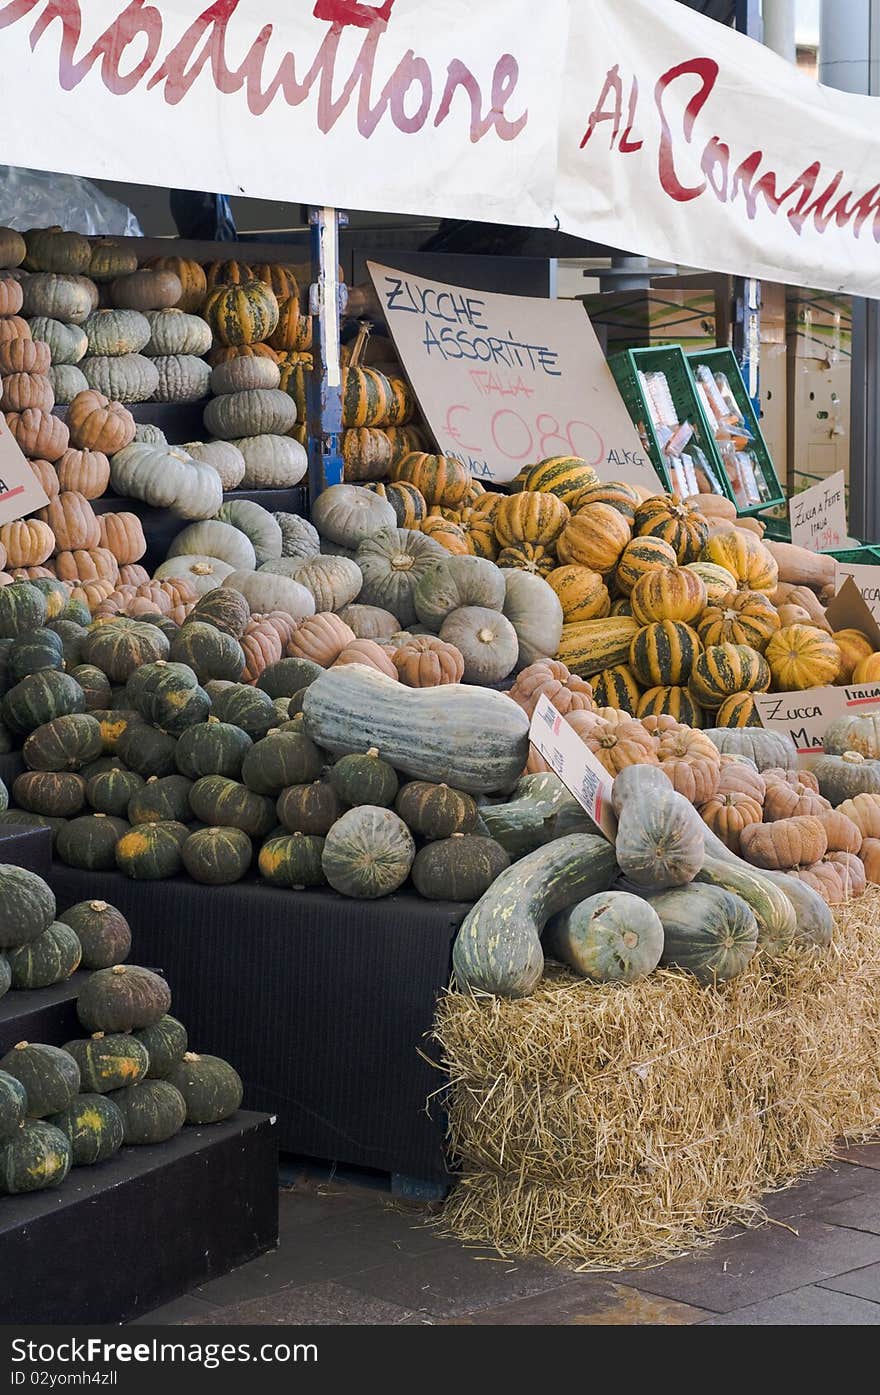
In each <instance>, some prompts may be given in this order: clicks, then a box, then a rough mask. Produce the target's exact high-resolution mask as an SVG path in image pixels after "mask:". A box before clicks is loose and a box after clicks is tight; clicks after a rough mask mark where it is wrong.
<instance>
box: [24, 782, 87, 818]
mask: <svg viewBox="0 0 880 1395" xmlns="http://www.w3.org/2000/svg"><path fill="white" fill-rule="evenodd" d="M85 795H86V782H85V780H84V779H83V778H82V776H81V775H73V774H72V773H71V772H69V771H64V770H62V771H54V770H50V771H43V770H25V771H24V772H23V774H21V775H18V776H16V779H15V783H14V784H13V786H12V797H13V799H14V801H15V803H16V805H17V806H18V808H19V809H27V810H28V812H29V813H31V814H49V815H52V816H53V817H55V818H59V819H71V818H73V816H74V815H75V814H78V813H79V811H80V809H81V808H82V807H83V803H84V802H85Z"/></svg>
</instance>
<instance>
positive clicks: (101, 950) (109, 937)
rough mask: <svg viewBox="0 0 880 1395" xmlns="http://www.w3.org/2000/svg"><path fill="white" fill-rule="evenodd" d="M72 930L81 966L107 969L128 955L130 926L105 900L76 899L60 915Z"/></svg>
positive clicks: (119, 912)
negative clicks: (72, 904)
mask: <svg viewBox="0 0 880 1395" xmlns="http://www.w3.org/2000/svg"><path fill="white" fill-rule="evenodd" d="M58 919H59V920H63V921H64V923H65V925H69V926H70V928H71V929H72V930H73V931H74V932H75V934H76V936H77V939H78V940H79V942H80V945H81V947H82V967H83V968H84V969H109V968H112V966H113V965H114V964H121V963H122V961H123V960H124V959H127V958H128V955H129V952H130V950H131V928H130V926H129V924H128V921H127V920H126V919H125V916H124V915H123V914H122V912H121V911H118V910H117V909H116V907H115V906H110V905H108V903H107V902H106V901H98V900H95V901H78V902H77V903H76V905H75V906H69V907H68V909H67V910H66V911H63V912H62V913H61V914H60V915H59V917H58Z"/></svg>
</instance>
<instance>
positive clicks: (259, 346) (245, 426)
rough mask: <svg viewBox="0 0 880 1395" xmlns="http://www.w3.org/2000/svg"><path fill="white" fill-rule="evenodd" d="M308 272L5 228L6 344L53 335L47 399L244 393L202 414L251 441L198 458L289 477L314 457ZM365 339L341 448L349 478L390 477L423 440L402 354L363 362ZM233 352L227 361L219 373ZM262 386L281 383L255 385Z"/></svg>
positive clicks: (224, 467) (184, 399)
mask: <svg viewBox="0 0 880 1395" xmlns="http://www.w3.org/2000/svg"><path fill="white" fill-rule="evenodd" d="M307 275H308V268H307V267H305V266H290V265H286V264H283V263H266V264H261V265H253V266H252V265H249V264H247V263H245V262H241V261H234V260H233V261H222V262H210V263H207V264H205V265H201V264H200V263H199V262H197V261H194V260H192V259H190V258H185V257H179V256H174V255H170V256H160V257H153V258H150V259H149V261H147V262H146V264H145V265H144V266H142V267H138V263H137V257H136V255H135V254H134V253H133V252H132V251H131V250H130V249H129V247H128V246H127V245H126V242H125V239H118V240H114V239H112V238H86V237H83V236H81V235H80V234H78V233H70V232H64V231H63V230H62V229H60V228H42V229H32V230H31V231H29V232H26V233H24V234H23V235H22V234H20V233H17V232H14V231H13V230H12V229H9V228H0V316H2V323H0V345H2V344H5V343H11V342H12V341H13V340H17V339H22V340H25V341H30V340H34V341H40V342H42V343H45V345H46V353H47V355H48V360H49V361H48V363H47V366H46V386H47V387H49V388H51V403H50V404H49V405H46V392H45V391H43V392H42V394H41V400H40V404H39V410H41V411H44V412H51V409H52V405H54V403H58V404H60V405H67V404H69V403H71V402H72V401H73V399H74V398H75V397H76V396H77V394H79V393H81V392H84V391H86V390H87V389H92V390H94V391H96V392H98V393H100V394H101V395H102V396H105V397H107V398H109V399H110V400H112V401H117V402H121V403H128V404H135V403H141V402H162V403H195V402H201V401H204V400H205V399H206V398H208V397H210V396H212V395H213V397H214V398H215V399H216V398H221V399H222V398H224V397H226V396H227V395H228V394H231V393H235V394H238V395H239V400H238V401H237V402H236V403H235V405H234V408H233V407H232V404H230V403H229V402H225V401H222V400H221V401H220V402H217V401H216V400H215V401H211V402H209V403H208V405H207V407H206V409H205V424H206V429H207V430H208V431H209V432H210V433H211V434H212V437H213V440H212V441H211V443H210V444H211V445H215V444H219V445H221V446H222V445H223V444H225V442H227V441H233V442H238V441H245V442H246V443H247V444H246V447H245V449H243V450H241V449H237V448H236V447H235V446H233V447H232V449H217V450H209V451H208V453H207V455H205V456H202V455H201V454H200V453H194V458H196V459H204V460H206V461H208V462H209V463H211V464H214V465H219V468H220V473H221V474H222V475H223V477H224V486H223V487H224V488H225V489H227V490H229V489H235V488H236V487H238V486H239V485H241V486H242V487H243V488H247V489H271V488H290V487H292V486H293V485H295V484H296V483H297V482H298V480H299V479H300V478H302V475H303V473H304V471H305V461H304V456H303V451H302V448H303V447H304V445H305V439H306V427H305V422H306V380H307V376H308V371H309V369H310V368H311V365H312V356H311V348H312V320H311V316H310V314H309V309H308V291H307V289H306V287H305V285H304V284H302V282H303V277H304V276H307ZM365 344H366V334H363V335H359V337H358V341H357V343H356V344H355V345H354V347H353V348H352V349H351V350H347V351H346V354H345V366H344V369H343V398H344V411H343V422H344V426H345V428H346V429H345V431H344V434H343V438H342V454H343V458H344V460H345V468H346V478H353V479H377V478H381V477H382V476H383V475H384V474H385V473H387V470H388V469H389V468H390V466H391V464H392V461H393V460H394V459H396V458H397V456H398V455H400V454H401V453H404V454H405V453H406V452H407V451H410V450H413V449H422V448H423V446H424V443H425V442H424V436H423V434H422V432H421V431H420V429H419V428H418V427H416V426H415V425H414V424H413V420H414V417H415V415H416V407H415V402H414V400H413V397H412V394H411V393H410V391H409V388H408V387H407V385H406V384H405V382H404V381H403V379H402V377H401V376H400V375H399V370H397V371H394V366H393V365H392V371H391V372H389V373H388V374H385V373H383V372H381V371H379V370H378V369H376V368H370V367H367V366H366V365H364V364H362V363H361V354H362V351H363V347H364V345H365ZM232 365H234V366H232ZM223 366H226V369H227V371H226V373H225V374H220V375H217V374H216V373H212V369H216V368H218V367H223ZM265 393H271V394H278V396H277V397H275V398H274V400H271V399H267V398H266V397H264V396H259V394H265ZM240 394H247V397H244V396H241V395H240ZM254 394H258V396H254ZM282 395H283V397H284V398H285V402H284V404H280V397H281V396H282ZM34 405H36V404H34ZM230 413H231V416H230ZM267 436H268V437H272V438H273V439H272V440H270V441H267V440H265V439H263V438H264V437H267ZM280 438H283V441H284V444H282V443H281V439H280ZM138 439H139V440H141V441H142V442H143V443H144V444H147V445H151V446H162V447H167V446H168V442H167V440H166V439H165V438H164V435H163V433H162V432H161V431H160V430H158V429H157V428H155V427H144V428H141V430H140V431H139V433H138ZM190 444H193V443H190ZM197 444H199V445H201V444H207V443H197ZM293 447H297V448H298V449H294V448H293ZM187 449H188V447H185V448H184V450H185V451H186V450H187ZM36 458H42V457H36ZM220 462H222V464H219V463H220ZM377 469H378V474H377V473H376V472H377ZM114 487H116V486H115V482H114ZM117 492H123V491H121V490H118V491H117ZM134 497H142V496H141V495H139V494H135V495H134ZM160 507H165V505H160ZM188 516H190V517H209V516H210V513H207V514H206V513H201V514H189V515H188Z"/></svg>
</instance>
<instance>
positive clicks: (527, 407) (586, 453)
mask: <svg viewBox="0 0 880 1395" xmlns="http://www.w3.org/2000/svg"><path fill="white" fill-rule="evenodd" d="M469 376H470V378H471V381H472V382H473V383H474V385H475V387H476V388H477V391H478V392H479V394H480V396H481V397H482V398H485V399H486V400H487V401H490V402H495V403H497V406H496V410H495V411H494V412H492V413H491V415H488V416H487V415H486V414H485V413H484V412H479V413H475V412H474V411H473V410H472V408H471V407H470V406H468V405H467V404H466V403H454V404H453V405H452V406H451V407H449V408H448V409H447V412H446V420H445V423H444V424H445V427H446V434H447V436H448V437H449V439H450V440H452V441H454V442H455V446H456V453H457V454H460V455H462V457H464V458H470V459H471V460H473V462H474V463H477V462H478V461H479V459H480V458H481V457H485V456H486V455H487V454H496V453H497V454H498V455H501V456H503V457H504V458H505V459H506V460H511V461H515V462H519V463H524V462H526V461H529V460H547V459H549V458H550V457H551V456H555V455H574V456H577V457H579V459H581V460H585V461H586V462H587V464H588V465H594V466H595V465H599V464H601V463H602V462H603V461H604V460H605V454H606V452H605V443H604V441H603V440H602V437H601V436H600V434H599V432H598V431H597V430H596V428H595V427H594V426H592V425H591V424H590V422H587V421H581V420H578V419H577V418H574V419H572V420H569V421H563V422H560V421H559V419H558V418H557V417H556V416H554V414H553V413H552V412H547V411H542V410H541V409H540V407H538V406H534V407H533V406H532V399H533V398H534V397H535V396H536V392H535V389H534V388H533V387H529V386H528V384H527V383H526V382H524V381H523V379H522V377H516V378H514V377H512V376H511V377H506V376H502V375H500V374H498V373H493V372H491V371H489V370H484V369H471V371H470V375H469ZM511 399H514V400H516V402H517V405H516V406H513V405H511ZM487 436H488V439H486V437H487Z"/></svg>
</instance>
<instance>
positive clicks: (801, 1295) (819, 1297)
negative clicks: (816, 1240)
mask: <svg viewBox="0 0 880 1395" xmlns="http://www.w3.org/2000/svg"><path fill="white" fill-rule="evenodd" d="M703 1326H705V1327H785V1326H794V1327H880V1304H878V1303H866V1302H865V1301H864V1300H863V1299H861V1298H851V1297H850V1296H849V1295H848V1294H842V1293H841V1294H837V1293H832V1292H830V1291H829V1290H828V1289H827V1288H820V1287H818V1286H817V1285H815V1284H809V1285H808V1286H807V1287H806V1288H798V1289H795V1290H794V1291H793V1292H792V1293H781V1294H778V1295H777V1296H776V1297H775V1298H768V1299H766V1300H765V1301H764V1302H763V1303H752V1304H750V1305H749V1307H747V1308H738V1309H737V1310H736V1311H735V1312H733V1313H725V1314H724V1315H723V1316H722V1317H713V1318H710V1319H709V1321H708V1322H706V1323H704V1324H703Z"/></svg>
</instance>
